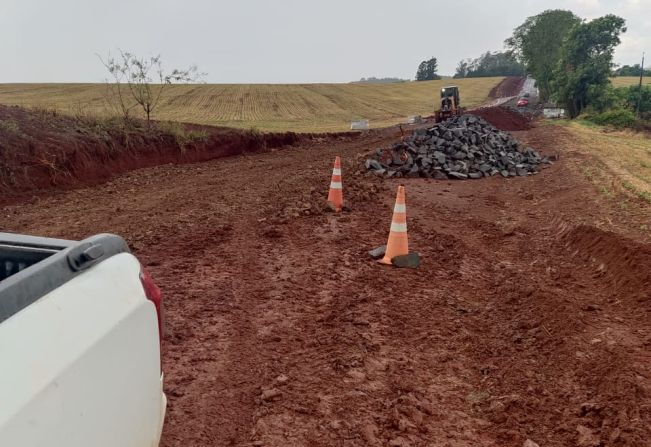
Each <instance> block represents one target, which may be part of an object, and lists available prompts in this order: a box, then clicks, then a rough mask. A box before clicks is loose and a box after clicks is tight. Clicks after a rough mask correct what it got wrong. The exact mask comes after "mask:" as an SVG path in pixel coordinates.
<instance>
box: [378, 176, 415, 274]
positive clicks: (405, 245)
mask: <svg viewBox="0 0 651 447" xmlns="http://www.w3.org/2000/svg"><path fill="white" fill-rule="evenodd" d="M408 254H409V240H408V237H407V204H406V202H405V187H404V186H402V185H400V186H398V194H397V195H396V204H395V205H394V207H393V218H392V219H391V229H390V231H389V241H388V242H387V249H386V252H385V254H384V258H382V259H380V260H379V261H378V262H380V263H381V264H387V265H391V260H392V259H393V258H395V257H396V256H402V255H408Z"/></svg>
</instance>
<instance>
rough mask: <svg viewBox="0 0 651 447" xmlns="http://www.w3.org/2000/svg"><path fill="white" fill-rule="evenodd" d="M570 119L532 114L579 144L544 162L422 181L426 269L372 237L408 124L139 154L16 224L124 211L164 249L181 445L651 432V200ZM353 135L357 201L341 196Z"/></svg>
mask: <svg viewBox="0 0 651 447" xmlns="http://www.w3.org/2000/svg"><path fill="white" fill-rule="evenodd" d="M566 132H567V131H565V130H564V129H562V128H560V127H551V126H545V127H541V128H534V129H531V130H529V131H526V132H519V133H516V136H517V137H518V138H520V139H523V140H526V141H528V142H529V143H530V144H532V145H533V146H534V147H535V148H536V149H538V150H540V151H541V152H547V153H552V152H560V154H561V160H560V161H559V162H558V163H556V164H555V165H554V166H552V167H551V168H549V169H547V170H545V171H543V173H541V174H539V175H537V176H533V177H526V178H516V179H508V180H506V179H503V178H490V179H485V180H478V181H462V182H447V181H443V182H440V181H428V180H425V179H409V180H406V181H405V185H406V190H407V210H408V219H409V237H410V242H411V244H412V248H413V249H414V250H416V251H419V252H420V253H421V254H422V256H423V264H422V266H421V268H420V269H418V270H396V269H392V268H388V267H384V266H380V265H377V264H376V263H374V262H372V261H370V260H369V259H368V258H367V257H366V251H367V250H369V249H370V248H373V247H374V246H376V245H380V244H383V243H385V241H386V237H387V233H388V227H389V223H390V219H391V209H392V205H393V203H392V201H393V198H394V197H395V188H396V185H397V184H398V183H395V182H393V181H386V180H382V179H379V178H375V177H372V176H368V175H366V174H362V173H358V172H357V166H358V158H357V157H358V156H359V155H360V154H362V153H365V152H367V151H369V150H372V149H374V148H375V147H377V146H379V145H384V144H388V143H389V142H391V141H393V140H395V139H396V135H395V133H394V131H387V132H385V133H378V134H371V135H370V136H367V137H365V138H359V139H349V140H341V141H340V142H332V141H323V142H318V141H315V142H310V143H304V144H303V145H300V146H298V147H295V148H291V149H287V150H281V151H276V152H271V153H261V154H253V155H244V156H237V157H231V158H225V159H220V160H213V161H210V162H205V163H200V164H192V165H182V166H177V165H166V166H159V167H155V168H147V169H142V170H138V171H133V172H131V173H128V174H124V175H122V176H120V177H118V178H116V179H114V180H112V181H110V182H108V183H106V184H103V185H100V186H95V187H92V188H87V189H79V190H74V191H67V192H60V193H57V194H55V195H52V196H49V197H41V198H35V199H34V200H32V201H31V203H23V204H18V205H12V206H7V207H4V208H2V210H3V212H2V218H0V225H1V226H2V227H3V228H5V229H7V230H10V231H17V232H24V233H33V234H39V235H48V236H57V237H66V238H82V237H85V236H88V235H90V234H93V233H97V232H104V231H109V232H115V233H118V234H121V235H123V236H124V237H126V238H127V240H128V241H129V243H130V244H131V246H132V247H133V249H134V251H135V253H136V255H137V256H138V257H139V258H140V259H141V260H143V262H144V263H145V264H147V265H148V269H149V270H150V271H151V273H152V275H153V277H154V278H155V280H156V281H157V282H158V283H159V285H160V286H161V288H162V290H163V292H164V294H165V300H166V301H165V307H166V324H167V326H166V339H165V347H164V351H165V352H164V356H165V360H164V370H165V374H166V391H167V393H168V397H169V408H168V414H167V420H166V424H165V428H164V433H163V441H162V445H163V446H165V447H173V446H174V447H176V446H178V447H181V446H183V447H186V446H228V445H236V446H278V447H280V446H361V445H371V446H375V445H376V446H385V445H389V446H517V447H520V446H522V445H523V443H524V441H525V440H526V439H531V440H533V441H535V442H536V443H538V444H540V446H541V447H549V446H569V445H578V446H644V445H650V444H649V439H651V362H650V360H651V318H650V317H651V297H650V295H649V291H650V290H651V289H650V285H651V284H650V282H651V281H650V279H651V278H650V274H649V269H648V265H649V261H651V246H649V245H648V244H647V243H648V236H647V235H645V234H644V233H643V232H642V230H641V229H640V225H642V224H647V225H648V224H649V221H648V220H649V219H648V212H649V208H648V207H645V206H644V205H643V204H641V203H638V202H631V204H632V205H635V206H629V207H628V210H626V211H622V210H621V208H620V206H619V205H620V203H621V200H624V199H623V198H621V197H618V198H615V199H609V198H607V197H606V196H603V195H601V194H599V193H598V191H597V189H596V188H595V187H594V186H593V185H592V184H591V183H589V182H588V181H587V180H586V179H584V177H583V176H582V175H581V174H580V172H581V166H580V164H581V163H583V162H586V161H589V160H586V159H583V158H581V157H580V156H579V155H576V153H574V152H572V151H570V149H571V148H572V146H573V145H575V144H576V143H575V142H574V141H573V140H572V138H571V137H570V136H569V135H568V134H567V133H566ZM336 154H340V155H342V158H343V163H344V166H343V182H344V188H345V189H344V194H345V198H346V200H348V202H349V203H350V205H351V207H352V209H353V210H352V211H351V212H350V213H345V214H342V215H334V214H330V213H325V212H323V201H324V198H325V196H326V193H327V185H328V182H329V178H330V169H331V163H332V161H333V159H334V156H335V155H336ZM627 200H628V199H627ZM631 238H636V239H637V240H638V241H644V242H645V243H639V242H635V241H634V240H633V239H631Z"/></svg>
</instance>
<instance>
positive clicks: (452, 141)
mask: <svg viewBox="0 0 651 447" xmlns="http://www.w3.org/2000/svg"><path fill="white" fill-rule="evenodd" d="M551 161H552V160H550V159H549V158H543V157H541V156H540V155H538V154H537V153H536V152H535V151H534V150H533V149H532V148H530V147H521V146H520V144H519V143H518V141H517V140H515V139H514V138H513V136H512V135H511V134H509V133H508V132H503V131H501V130H498V129H496V128H495V127H493V126H492V125H490V124H489V123H487V122H486V121H485V120H483V119H482V118H479V117H477V116H473V115H462V116H459V117H453V118H450V119H448V120H446V121H445V122H443V123H439V124H437V125H436V126H434V127H431V128H430V129H427V130H422V129H421V130H419V131H417V132H415V133H414V134H412V135H410V136H407V137H405V138H404V139H403V141H401V142H399V143H396V144H394V145H393V146H391V147H390V148H387V149H379V150H377V151H376V152H375V154H374V155H373V156H372V157H371V159H370V160H369V161H366V163H365V165H366V168H367V169H368V170H369V171H372V172H375V173H376V174H378V175H379V173H383V174H384V175H386V176H393V177H430V178H448V177H449V178H480V177H484V176H485V177H487V176H491V175H496V174H500V173H501V174H502V175H504V176H516V175H520V176H523V175H529V174H535V173H536V171H537V167H538V165H539V164H541V163H545V162H551ZM387 163H388V165H387ZM390 166H391V168H390ZM446 173H447V174H446ZM470 174H472V176H471V175H470ZM464 176H465V177H464Z"/></svg>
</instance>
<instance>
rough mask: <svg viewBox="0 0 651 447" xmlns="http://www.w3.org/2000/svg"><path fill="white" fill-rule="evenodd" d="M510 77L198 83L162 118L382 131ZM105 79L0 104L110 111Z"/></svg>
mask: <svg viewBox="0 0 651 447" xmlns="http://www.w3.org/2000/svg"><path fill="white" fill-rule="evenodd" d="M503 79H504V78H501V77H493V78H474V79H454V80H451V79H447V80H446V79H443V80H440V81H424V82H405V83H396V84H198V85H197V84H193V85H173V86H170V87H169V88H168V89H167V90H166V91H165V93H164V95H163V99H162V102H161V105H160V110H159V111H157V112H156V113H155V118H156V119H159V120H171V121H179V122H186V123H196V124H207V125H212V126H229V127H237V128H244V129H249V128H251V127H255V128H256V129H258V130H264V131H274V132H284V131H293V132H341V131H346V130H349V129H350V122H351V120H354V119H361V118H364V119H369V120H370V122H371V127H373V128H378V127H382V126H388V125H392V124H397V123H401V122H402V123H404V122H406V120H407V117H408V116H410V115H417V114H420V115H423V116H426V115H431V114H432V113H433V111H434V107H435V106H436V104H437V101H440V99H439V92H440V89H441V87H442V86H444V85H448V84H454V85H458V86H459V88H460V90H461V95H462V104H463V106H464V107H475V106H477V105H479V104H482V103H483V102H484V101H485V100H486V98H488V97H489V94H490V93H491V90H494V89H495V87H496V86H498V85H500V81H502V80H503ZM105 91H106V86H105V85H103V84H0V104H7V105H18V106H23V107H37V108H41V109H54V110H57V111H59V112H60V113H63V114H69V115H74V116H78V115H88V114H91V115H97V114H106V113H111V112H110V111H109V109H108V108H107V102H106V100H105V97H104V94H105Z"/></svg>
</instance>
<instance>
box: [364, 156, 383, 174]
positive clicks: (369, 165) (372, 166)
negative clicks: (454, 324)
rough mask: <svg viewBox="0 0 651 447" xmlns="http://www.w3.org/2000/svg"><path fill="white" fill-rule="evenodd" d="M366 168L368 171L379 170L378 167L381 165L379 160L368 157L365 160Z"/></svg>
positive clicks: (380, 167)
mask: <svg viewBox="0 0 651 447" xmlns="http://www.w3.org/2000/svg"><path fill="white" fill-rule="evenodd" d="M366 169H368V170H370V171H379V170H380V169H382V165H381V164H380V162H379V161H377V160H373V159H371V158H369V159H368V160H366Z"/></svg>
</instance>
